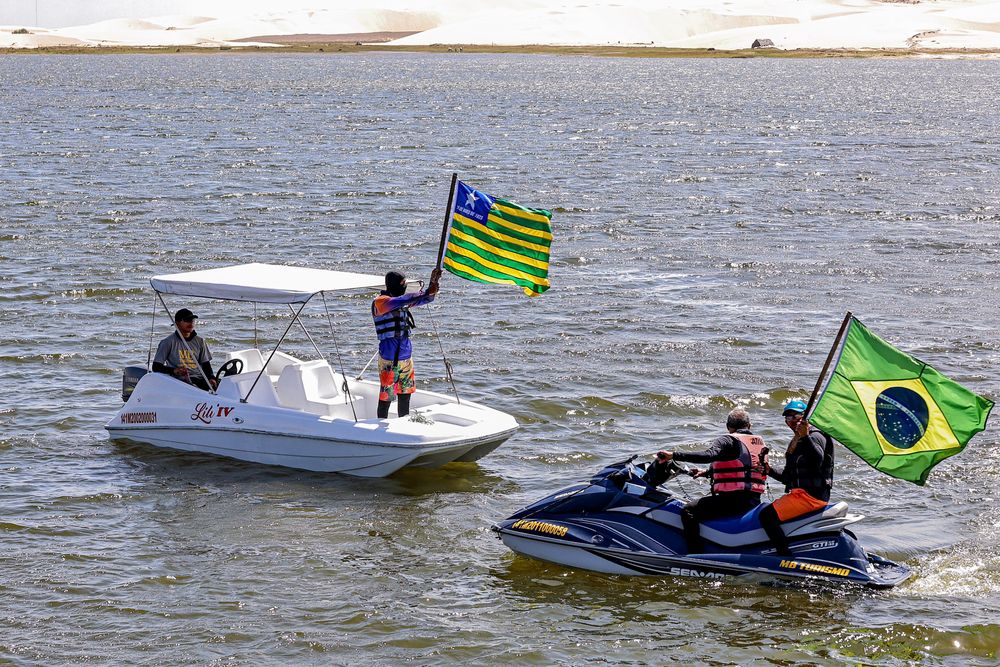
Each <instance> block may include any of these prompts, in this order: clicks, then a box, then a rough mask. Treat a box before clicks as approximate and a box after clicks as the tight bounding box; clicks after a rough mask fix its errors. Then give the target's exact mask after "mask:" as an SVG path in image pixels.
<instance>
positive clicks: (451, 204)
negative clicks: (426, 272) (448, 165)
mask: <svg viewBox="0 0 1000 667" xmlns="http://www.w3.org/2000/svg"><path fill="white" fill-rule="evenodd" d="M456 183H458V174H457V173H452V175H451V190H450V191H449V192H448V209H447V210H446V211H445V212H444V225H442V226H441V245H439V246H438V258H437V264H436V265H435V268H438V269H440V268H441V260H442V259H443V258H444V246H445V243H447V242H448V230H449V229H450V227H451V212H452V210H453V209H454V208H455V184H456Z"/></svg>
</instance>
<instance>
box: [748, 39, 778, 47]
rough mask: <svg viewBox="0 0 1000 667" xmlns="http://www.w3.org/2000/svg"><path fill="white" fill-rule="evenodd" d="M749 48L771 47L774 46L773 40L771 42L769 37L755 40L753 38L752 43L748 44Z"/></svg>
mask: <svg viewBox="0 0 1000 667" xmlns="http://www.w3.org/2000/svg"><path fill="white" fill-rule="evenodd" d="M750 48H751V49H773V48H774V42H772V41H771V40H769V39H763V38H761V39H755V40H753V44H751V45H750Z"/></svg>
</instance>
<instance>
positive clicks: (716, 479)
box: [646, 409, 767, 553]
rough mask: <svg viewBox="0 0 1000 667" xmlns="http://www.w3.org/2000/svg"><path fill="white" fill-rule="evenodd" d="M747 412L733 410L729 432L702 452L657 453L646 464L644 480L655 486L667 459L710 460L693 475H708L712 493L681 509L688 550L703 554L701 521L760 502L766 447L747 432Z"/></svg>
mask: <svg viewBox="0 0 1000 667" xmlns="http://www.w3.org/2000/svg"><path fill="white" fill-rule="evenodd" d="M750 426H751V424H750V415H749V414H748V413H747V411H746V410H740V409H737V410H733V411H732V412H730V413H729V416H728V417H727V418H726V430H727V431H729V434H728V435H722V436H719V437H718V438H716V439H715V441H714V442H713V443H712V445H711V447H709V448H708V449H706V450H705V451H702V452H668V451H659V452H657V453H656V461H654V462H653V463H652V464H651V465H650V466H649V471H648V472H647V473H646V479H647V481H648V482H649V483H650V484H652V485H653V486H656V485H658V484H660V483H661V482H662V481H663V479H664V478H665V476H666V474H665V472H666V464H667V463H669V462H670V461H687V462H690V463H709V464H711V465H710V466H709V469H708V470H707V471H700V470H696V471H695V474H696V476H706V475H707V476H708V477H710V478H711V481H712V495H710V496H705V497H703V498H699V499H698V500H695V501H692V502H689V503H688V504H687V505H685V506H684V509H683V510H682V511H681V521H682V522H683V524H684V538H685V539H686V540H687V546H688V553H702V552H703V550H704V543H703V541H702V538H701V522H703V521H707V520H709V519H718V518H721V517H725V516H740V515H743V514H745V513H747V512H748V511H750V510H751V509H753V508H754V507H756V506H757V505H759V504H760V496H761V494H762V493H764V488H765V484H766V482H767V446H766V445H765V444H764V439H763V438H761V437H760V436H757V435H754V434H753V433H751V432H750Z"/></svg>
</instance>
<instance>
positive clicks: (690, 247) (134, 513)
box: [0, 53, 1000, 665]
mask: <svg viewBox="0 0 1000 667" xmlns="http://www.w3.org/2000/svg"><path fill="white" fill-rule="evenodd" d="M998 80H1000V63H996V62H975V61H957V62H956V61H926V60H924V61H921V60H905V61H899V60H875V61H871V60H756V59H754V60H736V61H730V60H725V61H723V60H629V59H601V58H586V57H576V58H572V57H548V56H530V57H520V56H505V55H466V54H438V55H433V54H395V53H394V54H388V53H386V54H368V55H350V56H337V55H331V54H317V55H238V54H222V55H219V54H216V55H205V56H189V55H183V56H181V55H178V56H141V55H135V56H89V57H76V56H47V57H46V56H17V57H5V58H3V59H0V81H2V83H3V85H2V86H0V110H2V113H0V313H2V316H3V335H2V336H0V369H2V375H0V377H2V378H3V381H4V385H5V390H4V392H3V394H2V395H0V426H2V430H0V466H2V477H0V539H2V544H3V549H2V551H0V602H2V604H0V626H2V627H3V632H2V633H0V662H11V663H14V664H24V665H33V664H46V665H55V664H71V663H88V664H146V665H162V664H215V663H226V664H246V665H257V664H345V665H346V664H385V665H392V664H399V663H403V662H407V663H410V664H421V665H422V664H464V663H478V664H483V663H501V664H539V665H543V664H544V665H547V664H572V665H577V664H585V663H586V664H638V663H644V662H646V663H666V662H668V661H671V660H682V661H684V662H687V663H689V664H694V663H718V664H727V663H744V664H800V663H809V664H845V665H846V664H851V665H853V664H858V663H864V664H886V665H897V664H911V663H916V662H920V663H929V664H954V665H965V664H995V663H996V661H997V653H998V651H1000V623H998V622H997V620H996V619H997V616H998V613H1000V557H998V555H997V554H998V552H1000V527H998V519H1000V516H998V515H1000V512H998V504H997V491H996V489H997V488H998V486H1000V470H998V468H1000V466H998V463H1000V448H998V445H1000V436H998V431H997V429H996V428H995V427H994V426H992V425H991V426H990V427H989V428H988V429H987V430H986V431H985V432H984V433H983V434H981V435H979V436H977V437H976V438H975V439H974V440H973V441H972V444H971V445H970V446H969V448H968V450H967V451H966V452H964V453H963V454H961V455H959V456H957V457H954V458H952V459H949V460H948V461H946V462H944V463H942V464H941V465H940V466H939V467H938V468H937V469H936V470H935V472H934V473H933V474H932V476H931V479H930V483H929V484H928V485H927V486H926V487H923V488H920V487H916V486H913V485H910V484H907V483H905V482H901V481H896V480H893V479H890V478H888V477H885V476H882V475H880V474H878V473H876V472H875V471H873V470H872V469H870V468H868V467H867V466H866V465H865V464H864V463H863V462H861V461H860V459H858V458H856V457H854V456H853V455H852V454H850V453H849V452H847V451H846V450H843V449H840V450H839V451H838V453H837V456H838V466H837V473H836V474H837V482H836V487H835V490H834V494H835V496H836V497H838V498H840V499H842V500H846V501H848V502H849V503H850V504H851V506H852V508H853V510H855V511H857V512H861V513H864V514H866V515H867V518H866V519H865V521H864V522H863V523H861V524H860V527H859V528H858V530H857V532H858V534H859V537H860V539H861V541H862V543H863V544H864V545H865V546H866V547H868V548H870V549H873V550H875V551H878V552H880V553H882V554H884V555H886V556H888V557H890V558H893V559H898V560H902V561H904V562H906V563H907V564H909V565H911V566H912V567H913V568H915V570H916V576H915V577H914V578H913V579H912V580H911V581H910V582H908V583H906V584H905V585H903V586H901V587H899V588H897V589H895V590H893V591H891V592H885V593H877V594H875V593H867V592H860V591H825V590H813V589H808V588H807V589H800V588H773V587H762V586H754V585H742V584H740V585H734V584H713V583H706V582H702V581H697V580H685V579H672V580H660V579H647V578H625V577H616V576H606V575H598V574H593V573H587V572H576V571H570V570H567V569H563V568H560V567H557V566H554V565H546V564H543V563H539V562H535V561H531V560H527V559H524V558H520V557H515V556H514V555H513V554H512V553H510V552H509V551H508V550H507V549H506V548H505V547H504V546H503V545H502V544H501V543H500V542H499V541H498V540H496V539H495V538H494V537H493V535H492V534H491V533H490V531H489V526H490V524H491V523H492V522H494V521H496V520H498V519H500V518H503V517H505V516H507V515H508V514H510V513H511V512H512V511H513V510H515V509H517V508H519V507H521V506H523V505H525V504H526V503H528V502H529V501H531V500H533V499H535V498H538V497H540V496H542V495H544V494H546V493H548V492H549V491H551V490H554V489H555V488H558V487H559V486H561V485H564V484H566V483H569V482H571V481H575V480H577V479H581V478H584V477H586V476H588V475H589V474H591V473H592V472H593V471H595V470H596V469H598V468H599V467H600V466H601V465H603V464H604V463H606V462H609V461H612V460H617V459H621V458H624V457H625V456H627V455H630V454H632V453H640V454H644V453H649V452H652V451H655V450H656V449H657V448H660V447H665V446H668V447H681V448H688V449H695V448H700V447H702V446H703V445H704V444H705V443H707V442H708V441H709V440H710V439H711V438H712V437H714V436H715V435H717V434H718V433H719V432H720V431H721V430H722V425H723V421H724V417H725V414H726V413H727V412H728V411H729V410H730V409H731V408H733V407H734V406H737V405H740V406H746V407H748V408H749V409H750V410H751V412H752V416H753V419H754V422H755V426H756V430H757V431H758V432H759V433H761V434H763V435H764V436H765V437H766V438H769V439H771V440H772V441H774V442H776V443H783V442H784V441H785V438H786V431H785V427H784V425H783V423H782V421H781V418H780V414H779V410H780V406H781V405H782V404H783V403H784V402H785V401H786V400H788V399H789V398H791V397H803V396H805V395H807V393H808V391H809V390H810V389H811V388H812V385H813V383H814V382H815V380H816V376H817V374H818V373H819V370H820V368H821V366H822V363H823V360H824V358H825V355H826V353H827V351H828V349H829V346H830V344H831V342H832V340H833V337H834V336H835V334H836V330H837V327H838V325H839V323H840V320H841V318H842V317H843V315H844V313H845V311H847V310H851V311H853V312H854V313H855V314H856V315H857V316H858V317H859V318H860V319H862V320H863V321H864V322H865V323H866V324H867V325H868V326H869V327H870V328H872V329H873V330H875V331H876V332H877V333H879V334H880V335H882V336H883V337H885V338H887V339H889V340H890V341H892V342H894V343H896V344H897V345H898V346H900V347H902V348H903V349H905V350H907V351H909V352H911V353H913V354H915V355H917V356H918V357H920V358H922V359H924V360H925V361H927V362H929V363H931V364H933V365H935V366H936V367H937V368H938V369H939V370H942V371H943V372H945V373H946V374H949V375H950V376H952V377H954V378H955V379H957V380H959V381H961V382H963V383H965V384H967V385H968V386H969V387H971V388H973V389H975V390H976V391H978V392H980V393H982V394H984V395H986V396H989V397H991V398H993V399H994V400H995V399H996V398H997V396H998V395H1000V379H998V377H997V370H996V369H997V365H998V362H1000V333H998V330H1000V287H998V281H997V279H996V276H997V272H998V268H1000V240H998V237H1000V140H998V137H1000V110H998V102H997V87H996V82H997V81H998ZM453 171H457V172H459V173H460V175H461V176H462V177H463V178H464V179H465V180H467V181H470V182H472V183H474V184H475V185H477V186H479V187H480V189H482V190H484V191H486V192H489V193H492V194H495V195H501V196H506V197H509V198H511V199H514V200H515V201H518V202H520V203H523V204H526V205H531V206H540V207H549V208H551V209H553V211H554V218H553V223H554V227H555V237H556V238H555V241H554V245H553V248H554V250H553V264H552V270H551V279H552V283H553V288H552V289H551V291H550V292H548V293H547V294H545V295H544V296H543V297H541V298H538V299H532V300H529V299H526V298H525V297H523V296H521V295H520V292H519V291H518V290H514V289H505V288H501V287H486V286H479V285H474V284H472V283H466V282H463V281H460V280H458V279H456V278H455V277H454V276H446V278H445V280H444V284H443V288H442V294H441V296H440V297H439V299H438V300H437V302H436V303H435V304H434V305H433V306H431V307H428V308H426V309H423V310H424V311H425V312H423V313H417V314H418V316H422V317H420V318H419V320H420V323H421V324H422V325H423V326H422V328H421V330H420V331H421V333H420V335H419V337H418V338H417V341H416V347H417V367H418V375H419V380H420V381H421V382H423V383H424V386H428V387H430V388H432V389H436V390H441V391H445V390H447V389H448V388H449V387H448V385H447V382H446V379H445V376H444V370H443V366H442V364H441V362H440V359H439V355H438V354H437V349H436V348H437V344H436V342H435V341H434V338H433V336H432V333H433V330H434V326H435V325H436V327H437V328H438V329H439V330H440V333H441V340H442V343H443V345H444V347H445V350H446V351H447V353H448V355H449V358H450V359H451V360H452V362H453V364H454V366H455V369H456V374H457V377H458V380H459V390H460V392H461V394H462V395H463V396H467V397H469V398H471V399H473V400H477V401H482V402H486V403H489V404H491V405H494V406H496V407H499V408H501V409H504V410H506V411H508V412H511V413H513V414H514V415H516V417H517V418H518V420H519V421H520V422H521V424H522V425H523V427H522V429H521V430H520V431H519V433H518V434H517V435H516V436H515V437H514V438H513V439H512V440H510V441H509V442H508V443H507V444H506V445H504V446H503V447H502V448H501V449H499V450H497V451H496V452H495V453H494V454H493V455H491V456H490V457H488V458H486V459H483V460H482V461H480V462H479V463H478V464H460V465H453V466H449V467H446V468H443V469H441V470H437V471H424V472H412V473H409V472H407V473H403V474H399V475H397V476H394V477H392V478H389V479H381V480H359V479H354V478H349V477H342V476H338V475H321V474H311V473H305V472H299V471H293V470H284V469H277V468H267V467H262V466H256V465H250V464H245V463H241V462H237V461H230V460H224V459H216V458H211V457H204V456H196V455H185V454H178V453H171V452H166V451H160V450H155V449H152V448H147V447H138V446H118V445H113V444H111V443H109V441H108V440H107V437H106V433H105V431H104V430H103V424H104V422H105V421H106V420H107V419H108V418H109V417H110V416H111V415H112V414H113V413H114V412H115V411H116V410H117V409H118V406H119V405H120V399H119V383H120V372H121V368H122V367H123V366H125V365H129V364H134V363H140V364H141V363H144V362H145V359H146V355H147V353H148V349H149V344H150V337H151V329H152V335H153V336H154V337H155V338H159V337H160V336H162V335H165V334H166V333H167V332H168V331H169V329H168V328H167V323H166V320H165V318H163V317H160V318H158V319H157V320H156V321H155V322H153V321H151V317H150V313H151V310H152V308H153V295H152V293H151V292H150V290H149V288H148V278H149V277H150V276H151V275H154V274H158V273H167V272H175V271H181V270H189V269H198V268H207V267H214V266H222V265H226V264H232V263H239V262H244V261H265V262H272V263H292V264H298V265H304V266H312V267H321V268H331V269H342V270H354V271H362V272H371V273H381V272H384V271H386V270H389V269H391V268H402V269H404V270H405V271H407V272H409V274H410V275H411V277H418V276H420V275H426V274H427V273H429V269H430V266H431V265H432V263H433V261H434V257H435V253H436V249H437V242H438V236H439V232H440V223H441V220H442V218H443V209H444V206H445V200H446V197H447V188H448V181H449V178H450V175H451V173H452V172H453ZM369 298H370V296H369V295H359V296H357V297H355V298H351V299H346V300H342V301H338V302H337V303H336V305H335V307H334V310H335V314H336V319H337V322H338V341H337V342H338V346H339V348H340V351H341V353H342V355H343V358H344V363H345V365H347V366H348V367H349V368H354V369H360V368H361V366H363V365H364V363H365V361H367V359H368V357H369V355H370V354H371V350H372V349H373V347H374V343H373V341H372V338H373V335H372V332H371V325H370V321H369V318H368V315H367V309H368V299H369ZM168 303H170V305H171V306H172V307H179V306H180V305H190V306H192V308H194V309H195V310H196V312H198V313H199V314H200V315H201V316H202V317H201V320H200V323H199V328H200V331H201V333H202V334H203V335H205V336H206V337H207V338H208V340H209V342H210V344H211V345H212V347H213V348H214V349H215V350H216V351H221V350H224V349H227V348H240V347H246V346H247V344H249V343H250V342H252V340H253V337H254V335H255V332H254V329H253V326H252V324H251V321H252V316H253V311H252V309H250V308H249V307H248V306H233V305H232V304H224V303H216V302H199V303H187V304H181V303H178V302H168ZM286 314H287V311H282V310H281V309H279V308H266V307H261V308H260V309H259V310H258V315H259V316H260V322H259V330H258V331H257V335H258V336H260V337H261V338H262V339H264V340H270V341H273V340H275V339H276V338H277V336H278V335H280V332H281V330H282V328H283V326H284V324H285V322H286V320H284V319H283V318H284V317H285V315H286ZM309 323H310V327H311V328H312V329H313V330H315V331H317V332H322V331H323V330H324V329H325V326H326V320H325V316H323V314H322V311H321V310H316V311H315V312H313V313H312V315H311V316H310V320H309ZM326 341H327V349H328V351H330V352H331V354H332V352H333V350H332V347H331V346H329V342H330V341H329V339H328V338H327V339H326ZM289 347H290V351H292V352H295V351H296V350H301V351H303V352H306V351H308V350H309V349H310V346H309V345H308V342H307V341H306V340H305V339H304V338H303V337H301V336H299V337H298V338H294V337H293V339H292V340H291V341H290V346H289ZM685 491H686V492H687V493H690V494H692V495H693V494H697V493H700V492H703V491H704V487H699V486H698V485H697V484H696V483H695V482H693V481H690V482H688V483H687V486H686V488H685ZM771 493H772V494H775V495H776V494H778V493H780V489H779V488H777V487H775V486H773V485H772V490H771Z"/></svg>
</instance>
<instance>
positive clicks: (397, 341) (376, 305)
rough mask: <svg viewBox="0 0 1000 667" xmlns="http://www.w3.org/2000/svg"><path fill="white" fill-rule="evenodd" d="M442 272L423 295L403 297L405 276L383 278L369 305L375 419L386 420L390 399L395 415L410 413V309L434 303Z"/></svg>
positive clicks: (392, 273)
mask: <svg viewBox="0 0 1000 667" xmlns="http://www.w3.org/2000/svg"><path fill="white" fill-rule="evenodd" d="M440 279H441V270H440V269H434V271H433V272H432V273H431V283H430V285H429V286H428V287H427V290H426V291H420V292H414V293H413V294H407V293H406V276H405V275H403V274H402V273H400V272H399V271H390V272H389V273H387V274H385V289H384V290H382V292H381V293H379V295H378V296H377V297H375V300H374V301H373V302H372V319H374V321H375V333H376V334H377V335H378V356H379V360H378V377H379V395H378V418H379V419H385V418H386V417H388V416H389V406H390V405H391V404H392V397H393V396H395V397H396V401H397V407H396V410H397V414H398V415H399V416H400V417H405V416H406V415H408V414H409V413H410V395H411V394H412V393H413V392H415V391H416V380H415V377H414V373H413V346H412V344H411V343H410V329H412V328H413V327H414V323H413V315H411V314H410V308H415V307H416V306H422V305H424V304H427V303H430V302H431V301H433V300H434V297H435V295H437V292H438V281H439V280H440Z"/></svg>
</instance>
